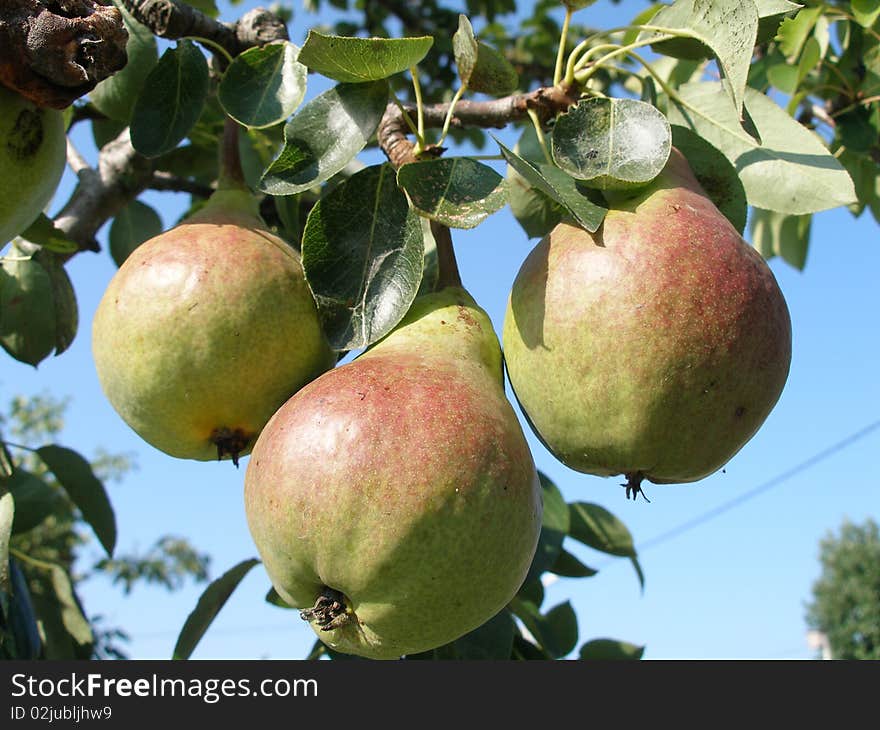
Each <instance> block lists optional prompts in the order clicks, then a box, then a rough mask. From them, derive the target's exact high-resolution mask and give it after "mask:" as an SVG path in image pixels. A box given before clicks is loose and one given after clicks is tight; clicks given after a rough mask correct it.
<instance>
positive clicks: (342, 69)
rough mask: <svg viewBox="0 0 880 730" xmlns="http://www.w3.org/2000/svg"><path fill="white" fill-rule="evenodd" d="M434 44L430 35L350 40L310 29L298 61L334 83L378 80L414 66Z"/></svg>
mask: <svg viewBox="0 0 880 730" xmlns="http://www.w3.org/2000/svg"><path fill="white" fill-rule="evenodd" d="M433 44H434V39H433V38H432V37H431V36H419V37H413V38H349V37H345V36H335V35H322V34H321V33H318V32H316V31H314V30H310V31H309V35H308V36H307V37H306V42H305V44H304V45H303V47H302V51H300V54H299V60H300V63H304V64H305V65H306V66H308V67H309V68H310V69H311V70H312V71H317V72H318V73H319V74H323V75H324V76H327V77H328V78H331V79H335V80H336V81H344V82H349V83H360V82H364V81H378V80H380V79H387V78H388V77H389V76H393V75H394V74H396V73H400V72H401V71H405V70H406V69H408V68H412V67H413V66H415V65H416V64H417V63H418V62H419V61H421V60H422V59H423V58H424V57H425V56H426V55H427V53H428V51H429V50H430V48H431V46H432V45H433Z"/></svg>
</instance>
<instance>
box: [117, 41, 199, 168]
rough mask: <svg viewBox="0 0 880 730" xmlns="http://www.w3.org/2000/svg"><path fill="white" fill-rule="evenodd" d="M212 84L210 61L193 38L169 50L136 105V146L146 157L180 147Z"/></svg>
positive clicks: (133, 134)
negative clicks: (209, 68)
mask: <svg viewBox="0 0 880 730" xmlns="http://www.w3.org/2000/svg"><path fill="white" fill-rule="evenodd" d="M209 86H210V80H209V78H208V63H207V61H206V60H205V57H204V55H202V52H201V51H200V50H199V49H198V48H197V47H196V46H195V44H194V43H192V41H188V40H181V41H178V42H177V46H176V47H175V48H169V49H168V50H166V51H165V53H163V54H162V58H160V59H159V62H158V63H157V64H156V66H155V67H154V68H153V69H152V70H151V71H150V74H149V75H148V76H147V78H146V80H145V81H144V87H143V89H142V91H141V94H140V96H139V97H138V100H137V102H136V103H135V105H134V111H133V113H132V118H131V144H132V146H133V147H134V148H135V149H136V150H137V151H138V152H140V153H141V154H142V155H144V156H146V157H158V156H159V155H162V154H164V153H166V152H168V151H170V150H172V149H174V148H175V147H177V145H178V144H179V143H180V142H181V140H183V138H184V137H186V136H187V134H189V131H190V130H191V129H192V127H193V125H194V124H195V123H196V121H197V120H198V118H199V116H200V115H201V113H202V109H203V108H204V106H205V99H206V98H207V96H208V88H209Z"/></svg>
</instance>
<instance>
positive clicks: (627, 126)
mask: <svg viewBox="0 0 880 730" xmlns="http://www.w3.org/2000/svg"><path fill="white" fill-rule="evenodd" d="M671 144H672V134H671V132H670V129H669V122H668V121H666V117H665V116H663V114H661V113H660V112H659V111H658V110H657V109H656V107H653V106H651V105H650V104H646V103H645V102H643V101H636V100H635V99H595V98H593V99H585V100H583V101H581V102H579V103H578V105H577V106H575V107H574V108H572V109H571V110H569V111H568V112H566V113H565V114H562V115H561V116H560V117H559V118H558V119H557V120H556V124H555V125H554V127H553V136H552V147H551V150H552V153H553V159H554V161H555V162H556V164H557V165H559V167H560V168H562V169H563V170H564V171H565V172H567V173H568V174H569V175H571V176H572V177H575V178H577V179H578V180H583V181H584V183H585V184H586V185H588V186H589V187H594V188H599V189H600V190H620V189H624V190H625V189H629V188H633V187H639V186H641V185H645V184H646V183H649V182H650V181H651V180H653V179H654V178H655V177H657V175H659V174H660V171H661V170H662V169H663V167H664V166H665V165H666V161H667V160H668V159H669V150H670V147H671Z"/></svg>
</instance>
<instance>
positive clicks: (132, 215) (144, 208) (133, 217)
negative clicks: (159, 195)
mask: <svg viewBox="0 0 880 730" xmlns="http://www.w3.org/2000/svg"><path fill="white" fill-rule="evenodd" d="M160 233H162V219H161V218H160V217H159V214H158V213H157V212H156V211H155V210H153V209H152V208H151V207H150V206H149V205H146V204H145V203H142V202H141V201H140V200H132V201H131V202H130V203H129V204H128V205H126V206H125V207H124V208H123V209H122V210H120V211H119V212H118V213H117V214H116V217H115V218H114V219H113V223H111V224H110V255H111V256H112V257H113V260H114V261H115V262H116V265H117V266H122V262H123V261H125V259H127V258H128V257H129V256H130V255H131V252H132V251H134V250H135V249H136V248H137V247H138V246H140V245H141V244H142V243H143V242H144V241H149V240H150V239H151V238H154V237H155V236H158V235H159V234H160Z"/></svg>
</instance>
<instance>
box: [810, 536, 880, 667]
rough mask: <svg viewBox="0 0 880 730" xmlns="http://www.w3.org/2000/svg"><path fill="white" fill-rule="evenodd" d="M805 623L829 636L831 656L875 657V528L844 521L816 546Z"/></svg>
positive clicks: (879, 610)
mask: <svg viewBox="0 0 880 730" xmlns="http://www.w3.org/2000/svg"><path fill="white" fill-rule="evenodd" d="M819 561H820V563H821V565H822V574H821V575H820V576H819V579H818V580H817V581H816V582H815V583H814V584H813V600H812V601H811V602H810V603H809V604H808V606H807V623H808V625H809V626H810V627H811V628H813V629H815V630H817V631H821V632H822V633H823V634H825V635H826V636H827V637H828V642H829V644H830V646H831V656H832V658H834V659H880V530H878V527H877V523H876V522H875V521H874V520H872V519H869V520H866V521H865V523H864V524H861V525H857V524H853V523H851V522H848V521H847V522H844V523H843V524H842V525H841V526H840V529H839V530H838V532H837V533H836V534H835V533H834V532H829V533H828V535H827V537H826V538H825V539H824V540H822V542H821V543H820V545H819Z"/></svg>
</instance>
